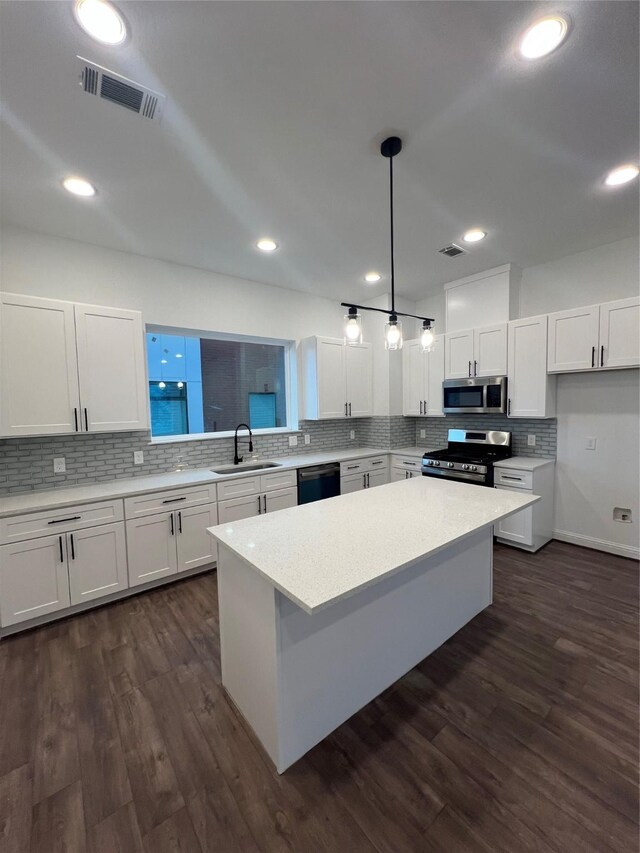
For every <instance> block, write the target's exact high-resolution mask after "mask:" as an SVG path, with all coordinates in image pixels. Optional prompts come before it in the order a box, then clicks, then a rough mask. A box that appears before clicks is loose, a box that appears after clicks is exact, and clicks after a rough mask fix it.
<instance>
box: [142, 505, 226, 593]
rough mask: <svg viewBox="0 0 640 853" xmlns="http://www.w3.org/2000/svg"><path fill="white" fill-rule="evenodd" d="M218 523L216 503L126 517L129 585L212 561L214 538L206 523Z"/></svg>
mask: <svg viewBox="0 0 640 853" xmlns="http://www.w3.org/2000/svg"><path fill="white" fill-rule="evenodd" d="M217 523H218V513H217V505H216V504H204V505H203V506H195V507H187V508H186V509H180V510H173V511H172V512H162V513H158V514H157V515H147V516H143V517H142V518H131V519H129V520H128V521H127V551H128V557H129V585H130V586H138V585H139V584H142V583H149V581H153V580H157V579H158V578H162V577H165V576H166V575H175V574H177V573H178V572H183V571H187V570H188V569H194V568H197V567H198V566H206V565H207V564H208V563H213V562H215V560H216V550H215V542H214V540H213V539H212V537H211V536H209V534H208V533H207V527H213V526H214V525H216V524H217Z"/></svg>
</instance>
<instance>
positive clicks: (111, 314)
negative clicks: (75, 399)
mask: <svg viewBox="0 0 640 853" xmlns="http://www.w3.org/2000/svg"><path fill="white" fill-rule="evenodd" d="M74 310H75V321H76V340H77V349H78V376H79V381H80V402H81V404H82V416H83V426H84V429H85V430H86V431H87V432H114V431H117V430H137V429H147V428H148V426H149V419H148V415H147V412H148V404H147V398H148V389H147V377H146V365H145V354H144V329H143V325H142V314H141V313H140V312H139V311H125V310H123V309H121V308H99V307H97V306H94V305H75V306H74Z"/></svg>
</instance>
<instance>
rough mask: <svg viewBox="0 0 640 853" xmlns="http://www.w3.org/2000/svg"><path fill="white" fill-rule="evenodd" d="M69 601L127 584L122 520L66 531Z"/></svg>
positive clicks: (109, 591)
mask: <svg viewBox="0 0 640 853" xmlns="http://www.w3.org/2000/svg"><path fill="white" fill-rule="evenodd" d="M66 536H67V543H66V552H67V563H68V566H69V591H70V594H71V604H82V602H83V601H91V600H92V599H94V598H101V597H102V596H104V595H111V593H113V592H119V591H120V590H121V589H126V588H127V587H128V586H129V583H128V580H127V548H126V544H125V535H124V524H123V523H122V522H121V521H120V522H118V523H117V524H104V525H102V526H101V527H89V528H86V529H84V530H78V531H75V532H74V533H67V534H66Z"/></svg>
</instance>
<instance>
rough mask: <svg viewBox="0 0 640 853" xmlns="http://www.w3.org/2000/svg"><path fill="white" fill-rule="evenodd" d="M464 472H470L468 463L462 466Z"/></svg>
mask: <svg viewBox="0 0 640 853" xmlns="http://www.w3.org/2000/svg"><path fill="white" fill-rule="evenodd" d="M462 470H463V471H468V470H469V466H468V465H467V463H466V462H465V464H464V465H463V466H462Z"/></svg>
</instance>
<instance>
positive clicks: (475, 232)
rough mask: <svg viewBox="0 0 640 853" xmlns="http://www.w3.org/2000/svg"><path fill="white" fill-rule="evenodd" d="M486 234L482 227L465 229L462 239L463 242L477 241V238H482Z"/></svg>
mask: <svg viewBox="0 0 640 853" xmlns="http://www.w3.org/2000/svg"><path fill="white" fill-rule="evenodd" d="M486 236H487V232H486V231H483V230H482V228H470V229H469V231H465V233H464V234H463V236H462V239H463V240H464V242H465V243H477V242H478V241H479V240H484V238H485V237H486Z"/></svg>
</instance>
